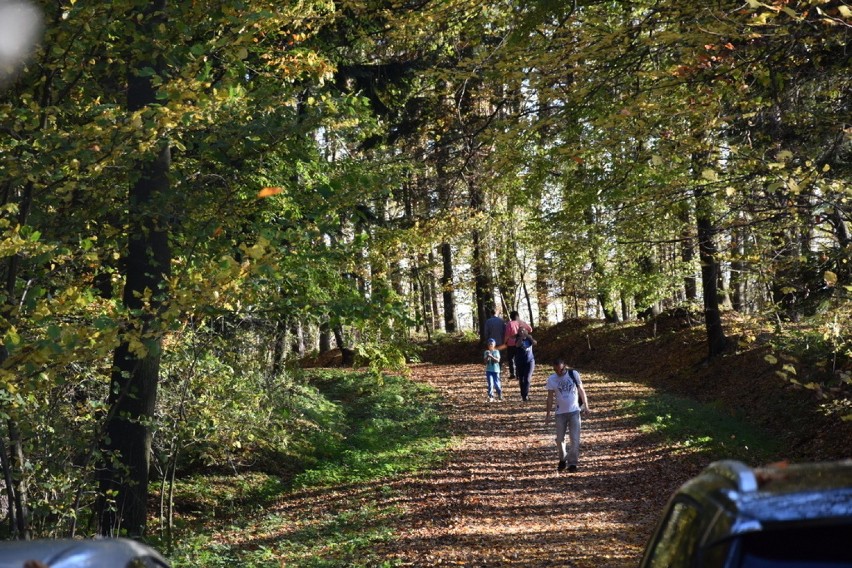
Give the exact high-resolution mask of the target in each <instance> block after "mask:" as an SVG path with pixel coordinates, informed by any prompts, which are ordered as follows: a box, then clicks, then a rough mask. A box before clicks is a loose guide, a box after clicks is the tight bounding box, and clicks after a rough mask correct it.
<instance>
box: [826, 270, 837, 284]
mask: <svg viewBox="0 0 852 568" xmlns="http://www.w3.org/2000/svg"><path fill="white" fill-rule="evenodd" d="M822 279H823V280H824V281H825V285H826V286H829V287H831V288H833V287H834V286H836V285H837V274H835V273H834V272H832V271H831V270H826V271H825V273H824V274H823V275H822Z"/></svg>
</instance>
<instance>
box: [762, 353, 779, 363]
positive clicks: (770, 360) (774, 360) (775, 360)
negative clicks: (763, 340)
mask: <svg viewBox="0 0 852 568" xmlns="http://www.w3.org/2000/svg"><path fill="white" fill-rule="evenodd" d="M763 360H764V361H766V362H767V363H769V364H770V365H775V364H776V363H778V358H777V357H775V355H771V354H770V355H766V356H765V357H764V358H763Z"/></svg>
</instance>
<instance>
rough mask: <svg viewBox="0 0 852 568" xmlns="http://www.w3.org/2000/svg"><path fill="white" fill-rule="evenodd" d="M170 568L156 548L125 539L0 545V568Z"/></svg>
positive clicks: (13, 542)
mask: <svg viewBox="0 0 852 568" xmlns="http://www.w3.org/2000/svg"><path fill="white" fill-rule="evenodd" d="M24 566H27V567H28V568H30V567H33V568H35V567H39V568H41V567H45V566H46V567H49V568H169V563H168V562H166V559H165V558H163V557H162V556H160V554H159V553H158V552H157V551H156V550H154V549H153V548H151V547H149V546H146V545H144V544H141V543H138V542H136V541H134V540H129V539H126V538H104V539H94V540H75V539H59V540H30V541H23V540H18V541H9V542H0V568H23V567H24Z"/></svg>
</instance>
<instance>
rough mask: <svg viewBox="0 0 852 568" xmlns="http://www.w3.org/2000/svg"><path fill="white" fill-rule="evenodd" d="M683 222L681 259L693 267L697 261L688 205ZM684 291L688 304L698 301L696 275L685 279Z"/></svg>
mask: <svg viewBox="0 0 852 568" xmlns="http://www.w3.org/2000/svg"><path fill="white" fill-rule="evenodd" d="M681 220H682V221H683V226H684V230H683V234H682V235H681V245H680V259H681V260H682V261H683V263H684V265H686V266H688V267H691V266H692V262H693V261H694V260H695V242H694V241H695V239H694V238H693V236H692V232H691V231H690V229H689V227H690V226H692V221H691V219H690V212H689V206H688V205H684V207H683V209H682V212H681ZM683 289H684V296H686V301H687V302H689V301H694V300H696V299H698V285H697V283H696V281H695V275H694V274H689V275H687V276H685V277H684V279H683Z"/></svg>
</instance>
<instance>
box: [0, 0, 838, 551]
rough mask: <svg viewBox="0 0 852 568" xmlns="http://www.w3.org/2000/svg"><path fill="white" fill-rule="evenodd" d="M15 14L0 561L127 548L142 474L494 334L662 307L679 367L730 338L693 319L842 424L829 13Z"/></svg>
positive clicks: (403, 10) (197, 7) (542, 6)
mask: <svg viewBox="0 0 852 568" xmlns="http://www.w3.org/2000/svg"><path fill="white" fill-rule="evenodd" d="M30 8H33V9H36V10H37V11H38V13H40V14H41V17H40V19H41V23H42V28H41V37H40V41H39V42H38V43H37V45H36V46H35V48H34V50H33V53H32V54H31V56H30V57H29V59H27V60H26V62H25V63H24V64H23V67H22V68H21V69H20V70H18V72H17V73H15V74H14V75H10V76H9V80H8V81H4V82H3V83H0V88H3V89H4V90H3V91H0V130H2V136H0V198H1V199H2V202H0V266H2V268H0V274H2V276H3V278H2V289H0V337H2V348H0V401H2V405H0V412H2V417H3V419H4V420H3V424H4V426H5V429H4V431H3V434H2V437H0V440H2V446H0V456H2V467H3V472H4V474H5V482H4V487H5V491H6V494H7V497H8V502H9V503H10V504H11V506H10V507H9V510H8V515H9V519H10V521H11V522H10V527H11V532H12V533H13V534H14V535H16V536H30V535H42V536H67V535H74V534H77V533H80V532H82V533H99V534H118V533H126V534H130V535H131V536H134V535H140V534H143V533H144V531H145V526H146V519H147V516H148V513H149V511H148V509H147V497H148V485H149V480H150V478H151V476H152V475H156V476H158V477H160V478H168V477H169V476H173V475H174V474H175V472H180V471H184V470H187V469H190V468H193V467H198V466H199V465H200V464H204V465H205V466H208V467H209V466H213V467H215V466H217V465H221V464H225V463H230V464H233V463H238V464H241V463H244V462H245V461H247V460H246V456H249V455H250V456H252V459H253V460H254V461H255V462H258V461H260V462H262V463H268V464H274V463H275V462H276V461H280V460H281V459H283V458H284V457H286V455H288V452H291V451H294V450H293V448H294V446H295V445H298V443H297V440H298V439H299V436H300V435H301V433H303V432H304V431H305V430H306V429H310V428H311V418H310V414H311V412H308V411H307V410H306V409H310V408H312V405H313V404H314V402H312V400H313V399H312V398H311V393H310V389H309V388H307V387H306V386H305V385H304V384H303V383H302V382H300V377H299V373H298V371H297V370H296V369H295V368H294V366H293V365H291V364H290V363H291V362H293V361H296V360H298V359H299V358H301V357H304V356H306V355H309V354H318V353H326V352H328V351H330V350H331V349H333V348H336V349H339V351H340V352H341V353H342V355H343V359H344V362H345V363H347V364H355V365H364V366H368V367H369V368H370V369H371V370H372V371H374V373H375V376H377V377H378V376H379V373H380V371H381V370H383V369H390V368H396V369H399V368H401V367H402V366H404V364H405V361H406V358H407V357H410V356H412V355H413V351H412V347H411V345H412V340H413V339H421V338H427V339H432V338H433V337H434V336H435V335H436V334H439V333H442V334H443V333H449V334H452V333H456V332H462V331H473V332H478V331H479V330H480V329H481V328H482V322H483V321H484V320H485V318H486V317H488V314H489V313H491V312H493V311H495V310H498V311H500V312H501V313H502V314H503V315H507V314H508V313H509V312H510V311H513V310H517V311H519V312H520V313H521V314H522V315H523V317H524V318H525V319H527V320H528V321H530V322H531V323H533V325H534V326H537V327H538V326H547V325H549V324H553V323H556V322H558V321H561V320H563V319H567V318H581V317H582V318H588V317H591V318H601V319H603V320H605V321H607V322H617V321H626V320H631V319H635V318H637V317H655V316H657V315H659V314H660V313H663V312H665V311H667V310H682V311H683V312H684V313H688V314H691V316H690V317H692V318H694V320H695V321H696V322H701V325H704V326H705V327H706V331H707V342H708V343H707V347H708V349H707V354H708V357H715V356H718V355H720V354H722V353H724V352H725V350H726V349H729V348H730V346H731V345H732V343H734V342H736V341H746V342H748V341H754V338H753V337H752V336H751V335H750V334H743V336H742V337H738V338H734V337H733V335H734V334H733V333H732V332H731V331H730V330H727V329H726V327H725V324H724V323H723V322H724V319H723V316H726V315H734V316H736V317H738V318H746V317H749V318H755V319H757V320H759V321H761V322H769V324H770V325H771V326H772V327H773V332H774V333H775V334H777V336H778V338H779V339H778V345H781V346H783V347H784V349H785V350H786V352H787V353H800V352H802V351H803V349H802V348H801V346H802V345H808V346H809V347H808V351H807V357H808V359H807V360H804V359H794V358H788V359H785V360H784V361H783V366H781V365H779V368H780V369H781V370H780V371H779V372H781V373H782V374H783V375H784V376H785V377H787V378H788V379H790V380H797V378H796V375H795V373H796V365H797V364H808V365H811V366H813V367H814V368H816V369H818V371H819V372H818V374H817V375H815V377H814V379H813V380H812V381H811V382H809V383H808V385H807V386H808V388H811V389H814V390H818V391H819V392H820V393H822V394H823V396H825V397H834V398H836V399H838V400H839V401H840V402H838V407H839V408H840V409H841V411H842V412H846V413H847V414H848V413H849V410H848V408H849V404H848V393H849V386H850V384H852V366H850V365H851V364H850V355H852V353H850V345H852V344H851V343H850V332H852V330H850V323H849V322H850V321H852V318H850V303H849V292H850V289H852V278H850V277H851V276H852V268H850V257H852V238H851V237H850V232H849V230H850V229H849V223H850V221H852V219H851V218H850V216H852V205H850V198H852V186H850V181H849V180H850V179H852V176H850V173H852V170H850V167H851V166H852V74H850V73H849V68H850V63H852V62H850V57H852V50H850V37H852V35H850V34H852V9H850V7H849V6H848V4H847V3H845V2H843V1H840V0H809V1H800V2H796V1H788V0H783V1H770V2H759V1H757V0H748V1H747V2H745V3H742V2H725V1H720V2H712V3H697V4H695V5H685V4H684V3H682V2H674V1H671V0H661V1H654V2H650V1H647V2H646V1H636V2H612V1H597V0H589V1H581V0H575V1H574V2H562V1H553V0H528V1H524V0H519V1H505V0H504V1H498V2H489V3H486V4H484V5H483V4H482V3H481V2H478V1H477V2H474V1H472V0H447V1H444V2H434V1H433V2H430V1H428V0H420V1H386V0H367V1H354V0H343V1H340V2H331V1H327V0H303V1H299V2H285V3H280V2H263V1H259V0H248V1H242V0H241V1H239V2H238V1H232V0H224V1H217V2H205V1H192V2H188V1H186V2H167V1H166V0H155V1H150V2H142V1H137V0H118V1H115V2H107V3H103V2H85V1H82V0H79V1H74V0H68V1H65V2H59V3H48V2H40V1H38V2H35V1H34V2H32V3H31V6H30ZM791 357H792V356H791ZM377 380H378V379H377ZM838 389H840V390H838ZM843 389H845V390H843ZM838 393H840V394H838ZM844 393H845V394H844ZM843 401H846V402H843ZM258 409H262V412H258ZM844 409H845V410H844ZM270 467H272V466H270Z"/></svg>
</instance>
